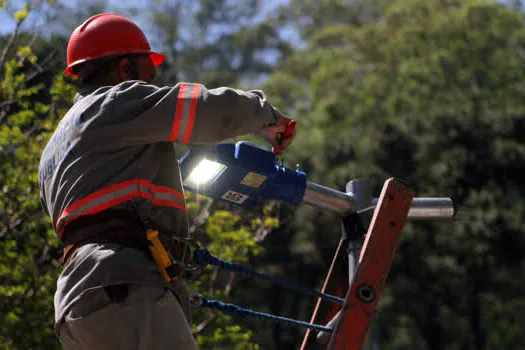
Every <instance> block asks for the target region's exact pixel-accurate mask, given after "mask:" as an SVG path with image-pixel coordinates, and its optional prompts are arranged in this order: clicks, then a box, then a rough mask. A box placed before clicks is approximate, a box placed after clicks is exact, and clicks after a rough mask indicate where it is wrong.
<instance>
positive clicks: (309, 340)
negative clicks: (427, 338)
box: [301, 178, 414, 350]
mask: <svg viewBox="0 0 525 350" xmlns="http://www.w3.org/2000/svg"><path fill="white" fill-rule="evenodd" d="M413 198H414V192H413V191H412V190H411V189H409V188H408V187H407V186H406V185H404V184H403V183H402V182H401V181H399V180H397V179H394V178H390V179H388V180H387V181H386V182H385V184H384V186H383V189H382V191H381V195H380V197H379V199H378V202H377V205H376V208H375V211H374V214H373V217H372V221H371V222H370V225H369V227H368V232H367V234H366V237H365V240H364V244H363V247H362V249H361V253H360V257H359V264H358V267H357V270H356V272H355V275H354V276H353V282H352V285H351V286H350V288H349V287H348V285H349V283H348V281H349V277H348V274H349V273H348V268H346V267H345V264H344V254H345V249H344V246H345V244H344V243H345V242H344V241H343V240H341V241H340V243H339V246H338V248H337V251H336V254H335V256H334V259H333V261H332V265H331V267H330V270H329V273H328V276H327V278H326V280H325V283H324V286H323V293H329V294H333V295H336V296H340V297H345V296H346V297H345V304H344V305H343V307H342V308H341V307H339V306H332V305H328V304H327V303H326V302H323V301H322V300H321V299H319V300H318V302H317V305H316V308H315V310H314V314H313V316H312V319H311V321H310V323H326V322H324V321H330V320H332V323H333V324H334V325H333V327H334V332H333V334H332V335H331V336H330V337H329V340H328V344H326V342H325V341H320V339H321V336H322V335H319V334H316V332H314V331H311V330H308V331H307V332H306V335H305V337H304V339H303V343H302V346H301V350H317V349H330V350H332V349H337V350H342V349H349V350H361V349H362V347H363V344H364V343H365V339H366V336H367V333H368V330H369V328H370V325H371V323H372V320H373V317H374V314H375V310H376V307H377V303H378V301H379V297H380V295H381V290H382V288H383V286H384V284H385V281H386V278H387V276H388V272H389V271H390V267H391V266H392V262H393V260H394V255H395V252H396V249H397V246H398V243H399V240H400V239H401V232H402V231H403V227H404V225H405V222H406V220H407V216H408V211H409V209H410V206H411V203H412V199H413ZM334 307H335V308H334ZM337 313H339V315H338V317H337V318H335V319H334V317H335V316H336V314H337ZM325 336H326V335H325Z"/></svg>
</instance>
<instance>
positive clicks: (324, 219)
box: [0, 0, 525, 350]
mask: <svg viewBox="0 0 525 350" xmlns="http://www.w3.org/2000/svg"><path fill="white" fill-rule="evenodd" d="M102 11H111V12H117V13H120V14H123V15H126V16H128V17H130V18H131V19H133V20H135V21H136V22H137V23H139V25H140V26H141V27H142V28H143V30H144V31H145V32H146V34H147V36H148V38H149V40H150V42H151V43H152V46H153V49H155V50H157V51H159V52H162V53H164V54H166V55H167V60H166V63H164V64H163V65H162V66H161V67H160V69H159V71H158V84H159V85H173V84H176V83H177V82H179V81H196V82H201V83H203V84H205V85H206V86H207V87H208V88H214V87H218V86H223V85H226V86H232V87H237V88H243V89H250V88H259V89H263V90H264V91H265V92H266V94H267V95H268V100H269V101H270V102H271V103H272V104H273V105H275V106H277V107H278V108H279V109H280V110H281V111H282V112H283V113H285V114H287V115H289V116H291V117H293V118H295V119H297V121H298V125H297V130H298V135H297V139H296V142H295V143H294V144H293V145H292V146H291V147H290V148H289V150H287V151H286V153H285V154H284V159H285V165H286V166H288V167H292V168H295V165H296V164H300V166H301V169H302V170H303V171H305V172H306V173H307V174H308V177H309V180H310V181H312V182H316V183H319V184H322V185H325V186H329V187H332V188H335V189H338V190H342V191H344V188H345V184H346V183H347V182H348V181H349V180H351V179H357V178H360V179H366V180H368V181H369V183H370V185H371V187H372V189H373V191H374V194H375V196H378V195H379V191H380V189H381V186H382V184H383V182H384V181H385V180H386V179H387V178H388V177H390V176H395V177H397V178H400V179H402V180H403V181H404V182H406V183H407V184H408V185H409V186H411V187H412V188H413V189H414V190H415V191H416V195H417V196H419V197H425V196H426V197H448V196H449V197H452V198H453V199H454V200H455V202H456V203H457V205H458V214H457V217H456V218H455V219H454V220H442V221H435V222H410V223H409V224H407V226H406V227H405V230H404V232H403V239H402V241H401V243H400V246H399V248H398V252H397V254H396V257H395V260H394V265H393V267H392V270H391V271H390V275H389V277H388V280H387V283H386V288H385V290H384V291H383V295H382V297H381V300H380V303H379V307H378V314H377V317H376V321H375V327H374V339H375V342H376V344H377V345H378V346H379V348H380V349H381V350H398V349H399V350H400V349H421V350H440V349H447V350H449V349H450V350H471V349H472V350H474V349H478V350H482V349H523V348H524V344H525V332H524V331H523V330H524V329H525V272H524V271H525V198H524V195H525V137H524V135H523V132H524V131H525V16H524V15H525V13H524V11H523V7H522V3H521V1H506V2H503V1H488V0H470V1H467V0H464V1H463V0H425V1H421V0H368V1H366V0H265V1H262V0H261V1H258V0H243V1H240V0H193V1H189V0H171V1H160V0H159V1H156V0H149V1H146V0H142V1H138V0H136V1H131V0H130V1H125V2H124V1H89V0H83V1H80V0H63V1H61V0H47V1H43V0H42V1H29V2H26V1H17V0H7V1H6V0H0V349H59V348H60V346H59V344H58V342H57V341H56V339H55V337H54V333H53V330H52V325H53V320H54V314H53V293H54V290H55V283H56V278H57V276H58V273H59V271H60V264H59V263H58V262H57V260H58V258H59V257H60V254H61V250H60V248H61V247H60V244H59V242H58V240H57V239H56V237H55V234H54V232H53V231H52V229H51V225H50V222H49V219H48V218H46V217H45V216H44V214H43V212H42V209H41V206H40V202H39V197H38V185H37V170H38V161H39V158H40V154H41V152H42V150H43V148H44V146H45V144H46V141H47V140H48V139H49V137H50V135H51V133H52V131H53V129H54V127H55V126H56V124H57V123H58V121H59V120H60V118H61V116H63V115H64V113H65V112H66V111H67V109H68V108H69V107H70V106H71V104H72V99H73V96H74V93H75V81H74V80H72V79H69V78H66V77H65V76H64V75H63V73H62V71H63V69H64V68H65V52H66V47H67V41H68V38H69V35H70V33H71V32H72V30H73V29H74V28H75V27H76V26H78V25H79V24H81V23H82V22H83V21H84V20H85V19H87V18H88V17H89V16H91V15H93V14H95V13H98V12H102ZM241 139H242V140H250V141H252V142H256V143H258V144H260V145H261V146H262V147H267V146H266V145H264V143H261V141H260V140H258V139H256V138H253V137H246V138H239V139H237V140H229V141H230V142H231V141H238V140H241ZM175 147H177V149H179V152H180V154H181V155H182V154H183V153H184V152H185V149H184V148H183V147H180V146H178V145H176V146H175ZM188 206H189V212H190V214H191V228H192V231H193V232H194V234H195V235H196V237H197V238H198V239H199V241H200V242H201V244H204V245H207V246H208V247H209V248H210V250H211V251H212V253H214V254H215V255H217V256H219V257H221V258H224V259H226V260H230V261H235V262H239V263H245V264H249V265H250V266H252V267H253V268H255V269H256V270H258V271H260V272H264V273H267V274H271V275H273V276H277V277H281V278H286V279H288V280H290V281H293V282H297V283H300V284H302V285H305V286H308V287H311V288H318V289H319V288H320V287H321V286H322V283H323V281H324V279H325V277H326V274H327V273H328V268H329V266H330V263H331V261H332V258H333V256H334V253H335V248H336V246H337V243H338V241H339V239H340V237H341V222H340V218H339V217H337V216H336V215H335V214H331V213H327V212H322V211H320V210H318V209H315V208H312V207H306V206H299V207H293V206H289V205H284V204H282V203H278V202H268V203H265V205H263V206H261V207H257V208H253V209H244V208H243V209H241V208H238V207H233V206H229V205H226V204H223V203H218V202H213V201H212V200H210V199H207V198H204V197H199V196H195V195H193V194H191V193H188ZM191 288H192V289H193V290H198V291H200V292H203V293H205V294H206V295H207V296H210V297H213V298H215V299H219V300H223V301H227V302H231V303H235V304H238V305H240V306H243V307H249V308H252V309H254V310H259V311H263V312H269V313H273V314H277V315H284V316H288V317H294V318H298V319H301V320H305V321H308V320H309V319H310V317H311V315H312V313H313V310H314V306H315V303H316V300H315V298H311V297H308V296H303V295H298V294H296V293H295V292H291V291H288V290H283V289H281V288H278V287H275V286H274V285H271V284H268V283H266V282H261V281H258V280H252V279H249V278H246V277H242V276H238V275H232V274H230V273H228V272H225V271H217V270H214V269H209V270H208V271H207V272H206V273H204V274H203V276H201V278H200V279H199V280H198V281H197V282H194V283H192V284H191ZM304 333H305V332H304V330H302V329H296V328H293V327H290V326H286V325H280V324H274V323H269V322H266V321H261V320H257V319H248V318H239V317H236V316H231V315H225V314H222V313H221V312H216V311H204V310H203V311H197V312H196V313H195V320H194V334H195V337H196V338H197V341H198V342H199V344H200V346H201V348H202V349H298V348H299V346H300V343H301V340H302V338H303V336H304Z"/></svg>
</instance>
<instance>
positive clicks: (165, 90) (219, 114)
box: [38, 81, 279, 324]
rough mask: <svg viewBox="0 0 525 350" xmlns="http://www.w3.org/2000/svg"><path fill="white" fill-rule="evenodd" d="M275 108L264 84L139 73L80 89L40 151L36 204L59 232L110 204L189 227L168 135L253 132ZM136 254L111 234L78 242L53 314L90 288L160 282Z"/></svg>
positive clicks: (193, 138)
mask: <svg viewBox="0 0 525 350" xmlns="http://www.w3.org/2000/svg"><path fill="white" fill-rule="evenodd" d="M278 116H279V113H278V112H277V111H276V110H275V109H274V108H273V107H272V106H271V105H270V104H268V103H267V102H266V98H265V96H264V94H263V93H262V92H261V91H247V92H246V91H240V90H234V89H230V88H218V89H209V90H208V89H206V88H205V87H204V86H203V85H201V84H191V83H179V84H177V85H175V86H173V87H157V86H154V85H150V84H146V83H144V82H140V81H126V82H123V83H121V84H119V85H116V86H105V87H100V88H97V89H86V90H84V91H80V92H79V94H77V96H76V98H75V103H74V105H73V107H72V108H71V109H70V110H69V111H68V113H67V114H66V115H65V116H64V118H63V119H62V120H61V121H60V123H59V125H58V126H57V129H56V130H55V132H54V134H53V136H52V137H51V139H50V141H49V143H48V144H47V145H46V147H45V149H44V151H43V153H42V157H41V160H40V165H39V174H38V180H39V185H40V196H41V202H42V205H43V207H44V209H45V211H46V212H47V213H48V214H49V215H50V216H51V219H52V223H53V227H54V229H55V230H56V232H57V234H58V236H59V238H63V237H62V233H63V231H64V228H65V227H66V226H67V225H68V224H69V223H71V222H72V221H74V220H75V219H77V218H79V217H82V216H86V215H92V214H96V213H100V212H102V211H105V210H107V209H118V210H124V211H130V212H131V213H134V214H136V215H137V217H138V218H139V219H140V220H141V221H142V222H143V223H144V224H145V225H146V226H151V227H154V228H157V229H161V230H163V231H164V232H167V233H171V234H173V235H176V236H178V237H188V236H189V233H188V220H187V215H186V202H185V197H184V190H183V188H182V182H181V176H180V170H179V165H178V159H177V154H176V152H175V148H174V145H173V143H174V142H177V143H182V144H195V143H214V142H218V141H221V140H223V139H225V138H230V137H235V136H240V135H244V134H248V133H252V132H257V131H260V130H261V129H262V128H263V127H264V126H267V125H270V124H274V123H275V122H276V121H277V118H278ZM141 254H143V253H141V252H139V251H136V250H133V249H130V248H123V247H119V246H115V245H111V244H90V245H86V246H84V247H82V248H81V249H80V250H79V251H78V252H77V253H76V254H74V256H73V257H72V259H71V261H70V263H69V265H68V266H67V268H66V269H64V271H63V272H62V273H61V276H60V278H59V281H58V286H57V292H56V295H55V317H56V322H57V324H59V323H60V322H61V321H62V319H63V317H64V315H65V314H66V313H67V311H68V310H69V308H70V307H71V305H73V303H74V302H75V301H76V300H78V298H79V297H80V296H81V295H82V293H85V292H86V291H89V290H90V289H93V288H99V287H102V286H107V285H111V284H119V283H147V284H157V285H165V283H164V281H163V279H162V277H161V276H160V273H159V272H158V270H156V269H157V267H156V266H155V265H154V264H152V263H151V262H150V261H149V260H148V259H147V258H145V257H144V256H142V255H141Z"/></svg>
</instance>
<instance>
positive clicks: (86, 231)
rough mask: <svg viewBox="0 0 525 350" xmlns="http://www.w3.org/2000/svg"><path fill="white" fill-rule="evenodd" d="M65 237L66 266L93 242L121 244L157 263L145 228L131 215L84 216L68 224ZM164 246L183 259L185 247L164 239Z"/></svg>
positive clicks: (106, 213)
mask: <svg viewBox="0 0 525 350" xmlns="http://www.w3.org/2000/svg"><path fill="white" fill-rule="evenodd" d="M160 236H161V237H162V236H163V235H162V234H161V235H160ZM62 237H63V243H64V250H63V254H62V258H61V261H62V263H63V264H64V267H65V266H67V264H68V263H69V261H70V260H71V257H72V256H73V254H74V253H75V252H76V251H77V250H78V249H79V248H80V247H82V246H83V245H85V244H89V243H114V244H119V245H122V246H125V247H129V248H133V249H137V250H140V251H143V252H144V253H145V254H146V255H147V256H148V257H149V258H150V259H151V260H152V261H154V260H153V257H152V255H151V252H150V248H149V246H150V243H149V241H148V239H147V235H146V230H145V228H144V227H143V225H142V223H141V222H140V221H139V220H138V219H137V218H136V217H134V216H133V215H132V214H131V213H129V212H121V211H105V212H101V213H98V214H93V215H87V216H83V217H80V218H78V219H76V220H75V221H73V222H71V223H69V224H68V225H67V227H66V228H65V229H64V233H63V236H62ZM162 243H163V244H164V245H165V246H166V249H167V251H168V252H169V253H170V255H171V256H172V257H174V258H175V259H179V258H180V257H181V255H182V253H183V249H184V247H183V245H182V244H180V243H179V242H178V241H175V240H170V239H162ZM154 262H156V261H154ZM174 269H175V271H176V273H177V274H178V275H181V274H182V273H183V272H184V269H183V268H182V267H180V266H177V265H175V266H174Z"/></svg>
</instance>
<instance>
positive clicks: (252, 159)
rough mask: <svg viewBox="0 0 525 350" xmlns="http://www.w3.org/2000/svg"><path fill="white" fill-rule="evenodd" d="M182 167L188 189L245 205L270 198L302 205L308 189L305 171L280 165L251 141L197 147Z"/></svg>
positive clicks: (184, 183)
mask: <svg viewBox="0 0 525 350" xmlns="http://www.w3.org/2000/svg"><path fill="white" fill-rule="evenodd" d="M180 166H181V176H182V179H183V182H182V183H183V185H184V188H185V189H186V190H188V191H191V192H195V193H200V194H202V195H205V196H208V197H211V198H215V199H220V200H223V201H227V202H230V203H234V204H238V205H242V206H251V205H258V204H260V203H261V202H262V201H264V200H268V199H277V200H282V201H285V202H288V203H292V204H299V203H301V201H302V199H303V197H304V191H305V189H306V174H305V173H304V172H302V171H299V170H292V169H287V168H285V167H282V166H279V165H278V164H277V163H276V162H275V155H274V154H273V153H272V152H269V151H266V150H264V149H261V148H258V147H256V146H254V145H252V144H250V143H247V142H239V143H237V144H226V143H224V144H217V145H213V146H210V147H205V148H204V147H194V148H192V149H190V151H188V153H186V155H184V157H182V159H181V160H180Z"/></svg>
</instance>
